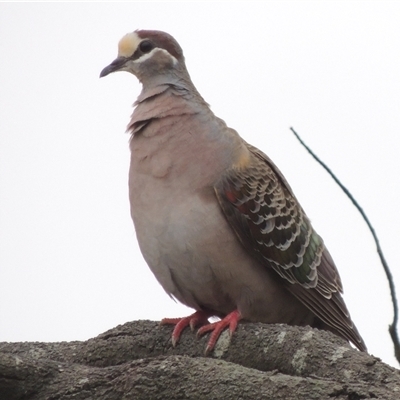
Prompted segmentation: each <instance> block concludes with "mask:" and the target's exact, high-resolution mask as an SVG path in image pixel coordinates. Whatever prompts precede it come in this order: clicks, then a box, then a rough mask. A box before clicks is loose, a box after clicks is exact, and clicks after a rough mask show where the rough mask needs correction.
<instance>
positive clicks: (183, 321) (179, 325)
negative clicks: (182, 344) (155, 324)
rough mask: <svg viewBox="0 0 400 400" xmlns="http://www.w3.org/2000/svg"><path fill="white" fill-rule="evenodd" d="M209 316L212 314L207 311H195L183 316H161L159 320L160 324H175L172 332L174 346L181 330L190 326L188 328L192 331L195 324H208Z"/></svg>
mask: <svg viewBox="0 0 400 400" xmlns="http://www.w3.org/2000/svg"><path fill="white" fill-rule="evenodd" d="M211 316H212V314H210V313H208V312H205V311H196V312H195V313H194V314H192V315H189V316H188V317H185V318H163V319H162V320H161V325H175V328H174V330H173V332H172V345H173V346H174V347H175V346H176V344H177V343H178V341H179V338H180V336H181V334H182V331H183V330H184V329H185V328H186V327H187V326H190V329H191V330H192V331H193V330H194V328H196V326H199V325H204V324H208V318H209V317H211ZM206 326H209V325H206Z"/></svg>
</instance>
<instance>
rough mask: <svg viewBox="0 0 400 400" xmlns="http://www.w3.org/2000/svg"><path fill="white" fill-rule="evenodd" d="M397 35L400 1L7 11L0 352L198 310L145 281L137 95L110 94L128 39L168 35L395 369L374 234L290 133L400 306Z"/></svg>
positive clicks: (122, 76)
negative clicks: (132, 174)
mask: <svg viewBox="0 0 400 400" xmlns="http://www.w3.org/2000/svg"><path fill="white" fill-rule="evenodd" d="M399 21H400V2H399V1H396V2H386V1H368V2H367V1H354V2H353V1H346V2H333V1H316V2H303V1H298V0H296V1H293V2H285V1H279V2H273V1H270V2H260V3H252V2H249V1H247V2H244V3H233V2H226V3H217V2H210V3H188V2H186V3H177V2H176V3H167V2H165V3H154V2H146V3H109V4H107V3H85V4H78V3H70V4H67V3H65V4H60V3H54V4H46V3H36V4H31V3H8V4H6V3H1V4H0V46H1V47H0V48H1V51H0V62H1V74H0V88H1V89H0V90H1V91H0V341H5V340H6V341H21V340H28V341H61V340H84V339H88V338H90V337H94V336H96V335H98V334H100V333H101V332H104V331H105V330H107V329H110V328H112V327H114V326H116V325H117V324H123V323H125V322H127V321H131V320H136V319H152V320H159V319H161V318H163V317H178V316H185V315H187V314H189V313H190V312H191V310H189V309H186V308H185V307H183V306H182V305H179V304H176V303H174V302H173V301H172V300H171V299H170V298H169V297H168V296H167V295H166V294H165V293H164V291H163V289H162V288H161V286H159V284H158V283H157V281H156V279H155V278H154V277H153V275H152V274H151V272H150V271H149V269H148V267H147V265H146V263H145V262H144V260H143V259H142V257H141V254H140V251H139V249H138V245H137V242H136V237H135V232H134V228H133V224H132V222H131V219H130V214H129V202H128V190H127V174H128V166H129V151H128V135H127V134H125V133H124V132H125V128H126V125H127V123H128V121H129V117H130V114H131V112H132V103H133V102H134V100H135V99H136V97H137V95H138V94H139V92H140V85H139V83H138V82H137V80H136V78H135V77H134V76H132V75H129V74H127V73H116V74H112V75H110V76H108V77H107V78H104V79H101V80H100V79H99V73H100V71H101V70H102V68H103V67H105V66H106V65H108V64H109V63H110V62H111V61H112V60H113V59H114V58H115V56H116V53H117V43H118V41H119V39H120V38H121V37H122V36H123V35H124V34H125V33H127V32H130V31H133V30H135V29H138V28H142V29H159V30H165V31H167V32H169V33H171V34H172V35H173V36H174V37H175V38H176V39H177V40H178V41H179V43H180V44H181V46H182V47H183V49H184V53H185V56H186V61H187V66H188V69H189V72H190V74H191V76H192V79H193V81H194V83H195V85H196V86H197V88H198V89H199V91H200V93H201V94H202V95H203V97H204V98H205V99H206V100H207V101H208V102H209V103H210V104H211V107H212V109H213V111H214V112H215V113H216V114H217V115H218V116H219V117H221V118H223V119H225V121H227V123H228V124H229V125H230V126H232V127H233V128H235V129H236V130H238V132H239V133H240V134H241V135H242V136H243V137H244V138H245V139H246V140H247V141H249V142H250V143H252V144H254V145H256V146H257V147H259V148H260V149H262V150H263V151H264V152H266V153H267V154H268V155H269V156H270V157H271V158H272V159H273V160H274V161H275V162H276V164H277V165H278V166H279V167H280V169H281V170H282V171H283V173H284V174H285V176H286V178H287V179H288V181H289V182H290V184H291V186H292V188H293V189H294V191H295V193H296V195H297V197H298V199H299V200H300V202H301V204H302V206H303V208H304V209H305V210H306V212H307V214H308V215H309V216H310V218H311V220H312V222H313V224H314V227H315V228H316V230H317V231H318V232H319V233H320V235H321V236H322V237H323V238H324V240H325V242H326V244H327V246H328V248H329V250H330V252H331V254H332V256H333V258H334V260H335V262H336V264H337V266H338V269H339V271H340V273H341V276H342V280H343V283H344V288H345V301H346V303H347V306H348V308H349V309H350V311H351V314H352V317H353V320H354V321H355V322H356V324H357V326H358V328H359V331H360V332H361V334H362V336H363V337H364V339H365V341H366V343H367V346H368V348H369V350H370V352H371V353H372V354H374V355H375V356H378V357H380V358H382V359H383V360H384V361H385V362H387V363H390V364H391V365H394V366H396V365H397V364H396V361H395V359H394V357H393V355H392V354H393V350H392V343H391V340H390V337H389V334H388V332H387V327H388V325H389V323H391V321H392V317H393V314H392V305H391V301H390V297H389V289H388V284H387V281H386V278H385V276H384V273H383V270H382V267H381V265H380V261H379V258H378V256H377V254H376V251H375V246H374V243H373V241H372V238H371V235H370V233H369V231H368V230H367V227H366V225H365V223H364V222H363V221H362V219H361V217H360V215H359V214H358V212H357V211H356V209H355V208H354V206H353V205H352V204H351V203H350V201H349V200H348V199H347V198H346V197H345V195H344V194H343V193H342V192H341V190H340V189H339V188H338V186H337V185H336V184H335V183H334V182H333V181H332V179H331V178H330V177H329V176H328V175H327V174H326V172H324V171H323V170H322V168H321V167H320V166H319V165H317V164H316V163H315V162H314V161H313V160H312V159H311V157H310V156H309V155H308V154H307V152H306V151H305V150H304V149H303V148H302V147H301V146H300V145H299V144H298V142H297V141H296V139H295V138H294V136H293V135H292V134H291V132H290V130H289V127H290V126H293V127H294V128H295V129H296V130H297V131H298V133H299V134H300V135H301V136H302V137H303V139H304V140H305V141H306V142H307V143H308V144H309V145H310V146H311V147H312V148H313V150H314V151H315V152H316V153H317V154H318V155H319V156H320V157H321V158H322V159H323V160H324V161H325V162H326V163H327V164H328V165H329V166H330V167H331V168H332V169H333V171H334V172H335V173H336V174H337V176H338V177H339V178H340V179H341V180H342V182H343V183H344V184H345V185H346V186H347V187H348V188H349V189H350V190H351V191H352V193H353V195H354V196H355V197H356V198H357V200H358V201H359V202H360V204H361V205H362V207H363V208H364V210H365V212H366V213H367V215H368V216H369V218H370V220H371V221H372V223H373V224H374V227H375V229H376V232H377V234H378V236H379V238H380V241H381V245H382V247H383V250H384V253H385V255H386V258H387V261H388V263H389V265H390V267H391V269H392V273H393V275H394V279H395V283H396V285H397V289H398V291H399V296H400V268H399V260H398V254H399V247H400V245H399V237H400V235H399V226H400V213H399V203H400V179H399V172H400V156H399V154H400V138H399V128H400V73H399V71H400V24H399ZM193 339H194V340H195V337H193Z"/></svg>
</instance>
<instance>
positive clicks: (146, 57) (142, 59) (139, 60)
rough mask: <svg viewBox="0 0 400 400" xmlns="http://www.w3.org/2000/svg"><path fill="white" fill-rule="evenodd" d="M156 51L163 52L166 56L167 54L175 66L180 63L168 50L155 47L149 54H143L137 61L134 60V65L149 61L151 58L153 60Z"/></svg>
mask: <svg viewBox="0 0 400 400" xmlns="http://www.w3.org/2000/svg"><path fill="white" fill-rule="evenodd" d="M156 51H162V52H163V53H164V54H166V55H167V56H168V57H170V58H171V59H172V62H173V63H174V65H175V64H177V63H178V60H177V59H176V58H175V57H174V56H173V55H171V54H170V53H169V52H168V51H167V50H165V49H160V48H159V47H155V48H154V49H153V50H151V51H150V52H149V53H146V54H143V55H142V56H141V57H139V58H138V59H137V60H133V62H134V63H141V62H143V61H146V60H148V59H149V58H151V57H152V56H153V54H154V53H155V52H156Z"/></svg>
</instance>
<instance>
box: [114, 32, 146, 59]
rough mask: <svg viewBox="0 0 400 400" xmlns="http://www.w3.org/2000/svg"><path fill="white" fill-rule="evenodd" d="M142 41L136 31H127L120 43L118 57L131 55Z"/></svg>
mask: <svg viewBox="0 0 400 400" xmlns="http://www.w3.org/2000/svg"><path fill="white" fill-rule="evenodd" d="M140 42H141V39H140V38H139V36H138V34H137V33H136V32H131V33H127V34H126V35H125V36H124V37H123V38H122V39H121V40H120V41H119V43H118V57H130V56H131V55H132V54H133V53H134V52H135V50H136V49H137V47H138V46H139V43H140Z"/></svg>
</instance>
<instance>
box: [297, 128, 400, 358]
mask: <svg viewBox="0 0 400 400" xmlns="http://www.w3.org/2000/svg"><path fill="white" fill-rule="evenodd" d="M290 130H291V131H292V132H293V134H294V135H295V136H296V138H297V140H298V141H299V142H300V143H301V144H302V145H303V147H304V148H305V149H306V150H307V151H308V152H309V153H310V154H311V156H312V157H313V158H314V159H315V160H316V161H317V162H318V163H319V164H320V165H321V166H322V167H323V168H324V169H325V170H326V172H328V174H329V175H330V176H331V177H332V178H333V180H334V181H335V182H336V183H337V184H338V185H339V186H340V188H341V189H342V190H343V192H345V193H346V195H347V197H348V198H349V199H350V200H351V202H352V203H353V204H354V206H355V207H356V208H357V210H358V211H359V212H360V214H361V215H362V217H363V218H364V221H365V223H366V224H367V225H368V228H369V230H370V231H371V234H372V236H373V238H374V240H375V244H376V250H377V252H378V255H379V258H380V259H381V263H382V265H383V269H384V271H385V273H386V277H387V280H388V282H389V287H390V294H391V296H392V303H393V322H392V323H391V324H390V325H389V333H390V336H391V338H392V341H393V345H394V354H395V357H396V359H397V361H398V362H399V363H400V341H399V336H398V333H397V323H398V318H399V310H398V305H397V297H396V288H395V285H394V282H393V276H392V273H391V271H390V268H389V266H388V264H387V262H386V260H385V257H384V255H383V251H382V248H381V246H380V244H379V239H378V236H377V235H376V233H375V229H374V227H373V226H372V224H371V222H370V221H369V219H368V217H367V216H366V214H365V212H364V210H363V209H362V208H361V206H360V205H359V204H358V202H357V201H356V199H355V198H354V197H353V196H352V194H351V193H350V192H349V190H348V189H347V188H346V187H345V186H344V185H343V184H342V182H340V180H339V179H338V178H337V177H336V175H335V174H334V173H333V172H332V171H331V169H330V168H329V167H328V166H327V165H326V164H325V163H324V162H323V161H322V160H321V159H320V158H319V157H318V156H317V155H316V154H315V153H314V152H313V151H312V150H311V149H310V148H309V147H308V146H307V145H306V144H305V143H304V142H303V140H302V139H301V138H300V136H299V135H298V133H297V132H296V131H295V130H294V129H293V128H290Z"/></svg>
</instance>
